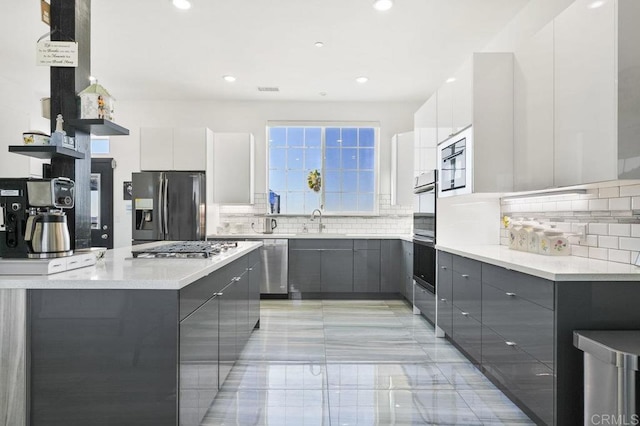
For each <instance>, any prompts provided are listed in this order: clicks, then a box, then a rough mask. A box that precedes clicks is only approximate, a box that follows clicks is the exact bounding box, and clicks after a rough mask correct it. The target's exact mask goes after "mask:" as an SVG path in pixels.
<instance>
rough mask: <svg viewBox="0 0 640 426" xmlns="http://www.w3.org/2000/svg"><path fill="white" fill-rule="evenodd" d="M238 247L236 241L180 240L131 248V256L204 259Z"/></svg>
mask: <svg viewBox="0 0 640 426" xmlns="http://www.w3.org/2000/svg"><path fill="white" fill-rule="evenodd" d="M235 247H238V243H237V242H236V241H180V242H174V243H168V244H163V245H160V246H155V247H150V248H144V249H143V248H140V249H135V248H134V249H133V250H132V251H131V253H132V254H133V257H139V258H145V259H150V258H163V259H166V258H175V259H206V258H209V257H212V256H216V255H218V254H220V253H222V252H224V251H227V250H229V249H231V248H235Z"/></svg>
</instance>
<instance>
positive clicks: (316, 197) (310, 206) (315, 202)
mask: <svg viewBox="0 0 640 426" xmlns="http://www.w3.org/2000/svg"><path fill="white" fill-rule="evenodd" d="M319 208H320V192H314V191H311V190H309V191H307V192H305V193H304V213H306V214H311V212H312V211H314V210H315V209H319Z"/></svg>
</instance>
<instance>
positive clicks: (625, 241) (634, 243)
mask: <svg viewBox="0 0 640 426" xmlns="http://www.w3.org/2000/svg"><path fill="white" fill-rule="evenodd" d="M620 249H621V250H634V251H640V238H626V237H620Z"/></svg>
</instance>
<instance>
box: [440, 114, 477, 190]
mask: <svg viewBox="0 0 640 426" xmlns="http://www.w3.org/2000/svg"><path fill="white" fill-rule="evenodd" d="M437 151H438V177H439V179H438V180H439V182H438V196H440V197H450V196H453V195H461V194H471V193H472V192H473V128H472V126H469V127H467V128H465V129H463V130H462V131H460V132H458V133H456V134H455V135H453V136H451V137H450V138H449V139H447V140H445V141H444V142H442V143H441V144H440V145H438V150H437Z"/></svg>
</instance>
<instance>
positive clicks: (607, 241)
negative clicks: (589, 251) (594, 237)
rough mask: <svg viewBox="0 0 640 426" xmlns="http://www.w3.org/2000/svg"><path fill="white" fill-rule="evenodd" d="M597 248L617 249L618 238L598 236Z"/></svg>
mask: <svg viewBox="0 0 640 426" xmlns="http://www.w3.org/2000/svg"><path fill="white" fill-rule="evenodd" d="M598 247H603V248H610V249H617V248H618V237H611V236H608V235H600V236H599V237H598Z"/></svg>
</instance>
